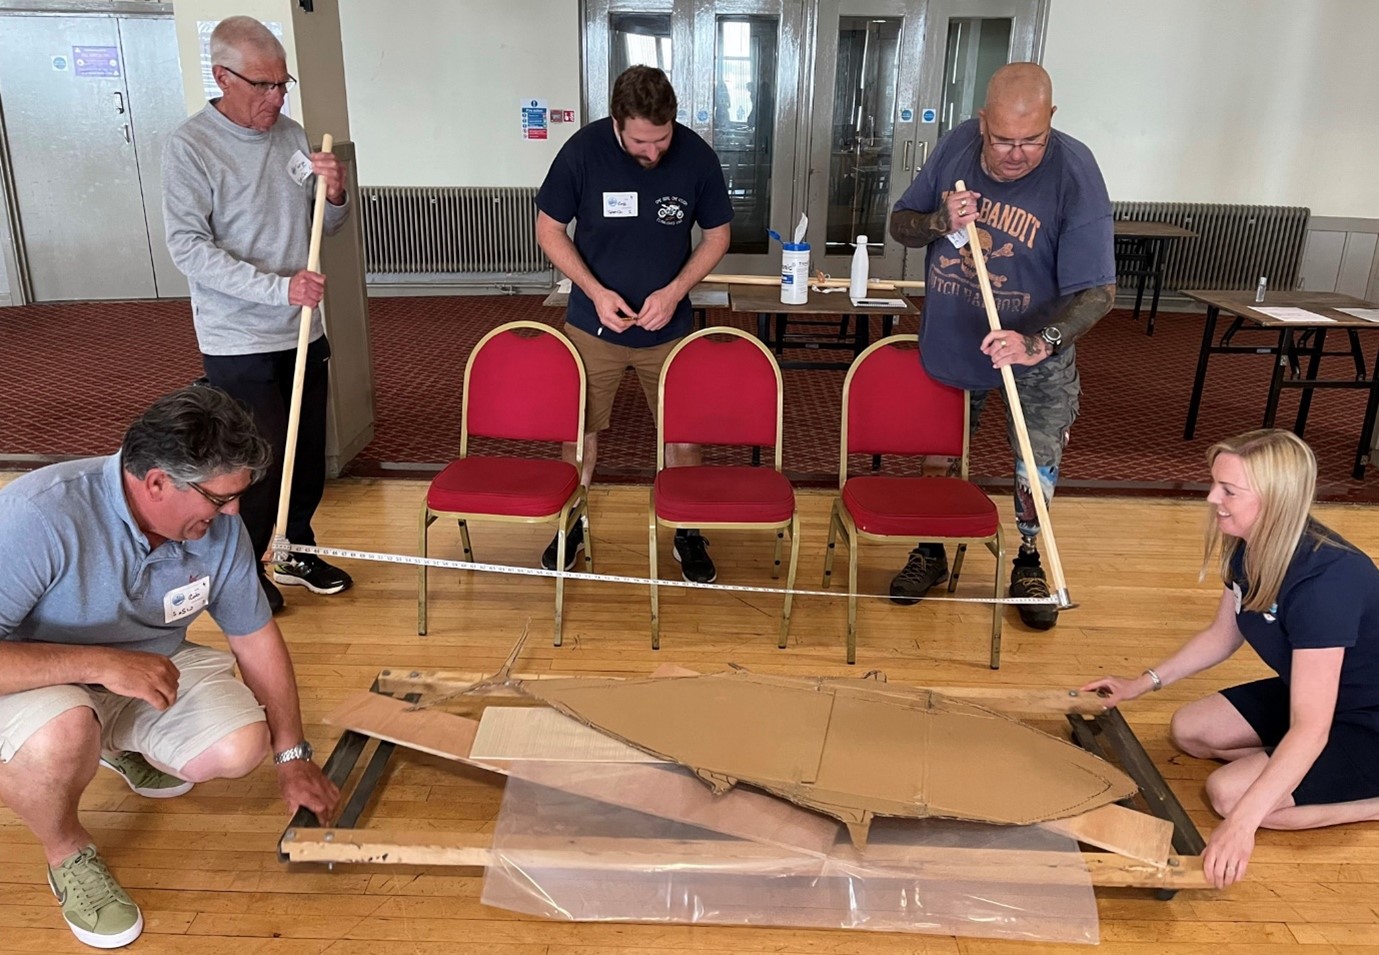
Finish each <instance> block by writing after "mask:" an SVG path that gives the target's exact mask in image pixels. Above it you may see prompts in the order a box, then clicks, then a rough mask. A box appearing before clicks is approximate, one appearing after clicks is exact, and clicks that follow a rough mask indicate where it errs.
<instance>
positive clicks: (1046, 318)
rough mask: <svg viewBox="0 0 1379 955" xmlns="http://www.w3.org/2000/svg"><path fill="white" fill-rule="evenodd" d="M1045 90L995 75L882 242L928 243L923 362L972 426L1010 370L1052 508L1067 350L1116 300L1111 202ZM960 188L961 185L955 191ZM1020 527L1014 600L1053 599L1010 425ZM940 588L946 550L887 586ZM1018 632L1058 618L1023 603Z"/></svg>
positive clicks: (899, 592)
mask: <svg viewBox="0 0 1379 955" xmlns="http://www.w3.org/2000/svg"><path fill="white" fill-rule="evenodd" d="M1054 110H1055V107H1054V105H1053V84H1052V83H1051V82H1050V80H1049V75H1048V74H1047V73H1045V72H1044V70H1043V68H1042V67H1040V66H1038V65H1037V64H1034V63H1011V64H1009V65H1007V66H1004V67H1002V68H1001V69H999V70H997V71H996V73H995V74H993V75H992V77H991V83H990V85H989V86H988V87H987V93H986V108H985V109H982V110H978V111H977V116H978V118H977V119H975V120H969V121H967V122H965V123H963V124H962V125H960V126H958V127H957V128H956V129H954V130H953V131H952V132H951V133H950V134H949V135H948V136H946V137H944V139H943V140H941V141H940V142H939V144H938V148H937V149H935V150H934V154H933V156H932V157H930V159H929V161H928V162H927V163H925V165H924V168H923V169H922V170H921V171H920V173H919V175H918V176H916V177H915V181H914V182H913V183H912V184H911V185H910V188H909V189H907V190H906V191H905V195H904V196H902V197H901V198H900V201H899V202H897V203H896V204H895V209H894V211H893V212H892V215H891V235H892V236H894V237H895V239H896V240H897V241H898V242H901V243H902V244H904V245H907V246H910V247H911V248H919V247H922V246H928V254H927V256H926V259H925V265H926V272H925V292H924V317H923V323H922V325H921V327H920V355H921V360H922V361H923V362H924V368H925V370H926V371H927V372H928V373H929V374H930V375H932V376H933V377H934V378H936V379H938V380H939V381H942V382H944V383H945V384H949V385H952V386H953V387H955V388H964V389H967V390H968V391H970V392H971V394H972V415H971V420H972V423H973V426H975V425H976V422H977V419H978V417H979V416H980V414H981V409H982V405H983V403H984V401H985V399H986V395H987V393H988V392H989V391H990V390H991V389H993V388H998V387H1000V384H1001V371H1000V369H1001V368H1003V367H1006V366H1010V367H1011V369H1012V371H1013V372H1014V374H1015V382H1016V389H1017V391H1018V392H1019V394H1020V402H1021V404H1022V405H1023V407H1024V411H1025V424H1026V426H1027V428H1028V430H1029V437H1030V444H1031V446H1032V447H1033V450H1034V459H1035V465H1036V467H1037V468H1038V471H1039V485H1040V490H1041V492H1042V493H1043V495H1044V500H1045V501H1048V500H1049V499H1050V498H1052V497H1053V489H1054V484H1055V483H1056V482H1057V480H1058V465H1059V461H1060V460H1061V458H1062V455H1063V446H1064V445H1065V444H1067V441H1068V430H1069V428H1070V427H1071V426H1072V423H1073V419H1074V418H1076V417H1077V410H1078V396H1079V394H1080V392H1081V386H1080V384H1079V381H1078V375H1077V366H1076V363H1075V357H1076V356H1075V349H1074V346H1073V342H1074V341H1075V340H1076V339H1077V338H1079V337H1080V336H1082V335H1083V334H1085V333H1086V332H1087V331H1088V330H1089V329H1090V328H1091V327H1092V326H1093V325H1095V324H1096V322H1097V320H1098V319H1099V318H1101V316H1103V315H1105V314H1106V312H1107V311H1109V310H1110V308H1111V304H1112V303H1113V302H1114V300H1115V294H1116V265H1115V247H1114V240H1113V238H1112V234H1111V200H1110V198H1109V197H1108V195H1107V193H1106V184H1105V182H1104V181H1103V180H1102V178H1101V170H1099V169H1098V168H1097V164H1096V160H1095V159H1094V158H1093V157H1092V153H1091V151H1090V150H1089V149H1088V148H1087V147H1086V146H1084V145H1083V144H1082V143H1080V142H1078V141H1077V140H1075V139H1073V138H1072V137H1071V136H1067V135H1065V134H1063V133H1060V132H1058V131H1056V130H1054V129H1053V127H1052V125H1051V124H1052V121H1053V114H1054ZM959 180H961V181H963V182H964V184H965V185H966V186H967V187H968V188H967V189H966V190H963V191H958V189H957V186H956V183H957V182H958V181H959ZM969 222H976V223H977V233H978V236H979V237H980V242H981V247H982V249H981V250H982V254H983V256H984V258H985V259H986V262H987V269H988V271H989V272H990V274H991V285H992V292H993V293H994V295H995V300H996V309H997V311H998V313H999V314H1000V317H1001V325H1002V330H1001V331H999V332H993V331H991V330H990V326H989V325H988V323H987V318H986V311H985V308H984V306H983V303H982V294H981V289H980V286H979V285H978V284H977V273H976V271H975V268H974V263H973V260H972V255H973V250H972V249H970V248H968V246H967V244H966V228H967V224H968V223H969ZM1006 418H1007V421H1006V424H1007V430H1008V431H1009V433H1010V443H1011V448H1012V449H1013V450H1015V452H1016V461H1015V517H1016V525H1017V526H1018V527H1019V530H1020V536H1021V539H1022V540H1021V545H1020V552H1019V555H1018V556H1017V557H1016V558H1015V567H1014V570H1013V571H1012V573H1011V580H1010V595H1011V596H1012V597H1048V596H1049V589H1048V583H1047V582H1046V581H1045V578H1044V571H1043V568H1042V567H1040V564H1039V551H1038V550H1037V549H1036V546H1035V542H1036V538H1037V537H1038V534H1039V522H1038V517H1037V516H1036V513H1035V509H1034V500H1033V497H1032V494H1031V491H1030V483H1031V482H1030V476H1029V474H1028V473H1027V472H1026V469H1025V463H1024V461H1022V460H1020V457H1019V449H1018V445H1017V444H1016V439H1015V430H1014V425H1013V423H1012V422H1011V421H1010V416H1009V412H1008V411H1007V416H1006ZM947 579H948V559H947V556H946V555H945V553H944V551H943V547H942V545H939V544H928V543H921V544H920V545H919V546H918V547H916V548H915V549H914V551H912V552H911V554H910V559H909V562H908V563H907V564H906V565H905V569H904V570H902V571H901V572H900V573H899V574H898V575H897V576H896V578H895V580H893V581H892V582H891V599H892V600H894V601H895V602H897V603H904V604H911V603H915V602H917V601H918V600H919V599H920V598H922V597H923V596H924V594H925V592H926V591H928V589H929V588H930V587H932V586H934V585H935V584H937V583H941V582H942V581H944V580H947ZM1020 618H1021V619H1022V620H1023V621H1024V622H1025V624H1026V625H1027V626H1030V627H1034V628H1035V629H1039V630H1047V629H1048V628H1050V627H1052V626H1053V625H1054V624H1055V623H1056V622H1057V620H1058V612H1057V611H1056V610H1054V609H1052V608H1051V607H1049V606H1032V607H1027V606H1021V607H1020Z"/></svg>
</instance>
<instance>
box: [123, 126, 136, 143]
mask: <svg viewBox="0 0 1379 955" xmlns="http://www.w3.org/2000/svg"><path fill="white" fill-rule="evenodd" d="M120 128H121V129H122V130H123V132H124V141H125V142H127V143H133V142H134V136H133V135H132V134H131V131H130V129H129V124H128V123H125V124H124V126H122V127H120Z"/></svg>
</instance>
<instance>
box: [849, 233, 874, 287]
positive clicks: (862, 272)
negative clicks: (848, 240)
mask: <svg viewBox="0 0 1379 955" xmlns="http://www.w3.org/2000/svg"><path fill="white" fill-rule="evenodd" d="M856 244H857V251H855V252H853V253H852V275H851V276H850V277H849V279H848V296H849V297H851V298H852V300H853V301H854V302H855V301H857V299H859V298H866V297H867V269H868V268H869V267H870V265H871V263H870V262H869V261H868V256H867V237H866V236H864V235H859V236H858V237H857V243H856Z"/></svg>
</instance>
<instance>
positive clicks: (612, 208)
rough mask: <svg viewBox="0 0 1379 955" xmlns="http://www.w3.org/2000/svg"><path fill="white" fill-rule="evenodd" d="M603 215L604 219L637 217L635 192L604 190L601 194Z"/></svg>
mask: <svg viewBox="0 0 1379 955" xmlns="http://www.w3.org/2000/svg"><path fill="white" fill-rule="evenodd" d="M603 217H604V218H605V219H635V218H636V217H637V194H636V193H635V192H605V193H604V194H603Z"/></svg>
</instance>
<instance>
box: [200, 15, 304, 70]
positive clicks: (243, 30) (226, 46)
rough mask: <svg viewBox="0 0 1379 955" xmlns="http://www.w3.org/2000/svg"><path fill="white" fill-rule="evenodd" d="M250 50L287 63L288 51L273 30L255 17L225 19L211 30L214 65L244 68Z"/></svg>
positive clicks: (212, 60)
mask: <svg viewBox="0 0 1379 955" xmlns="http://www.w3.org/2000/svg"><path fill="white" fill-rule="evenodd" d="M247 50H256V51H258V52H259V53H266V54H269V55H271V56H275V57H277V58H279V59H281V60H283V61H286V60H287V51H286V50H284V49H283V45H282V43H281V42H279V40H278V38H277V37H275V36H274V35H273V31H272V30H270V29H268V27H266V26H264V25H263V24H262V23H260V22H259V21H258V20H255V19H254V18H253V17H244V16H240V17H226V18H225V19H224V20H221V21H220V22H219V23H218V24H216V28H215V29H214V30H212V31H211V65H212V66H224V67H228V68H229V69H232V70H238V69H242V68H243V65H244V54H245V51H247Z"/></svg>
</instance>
